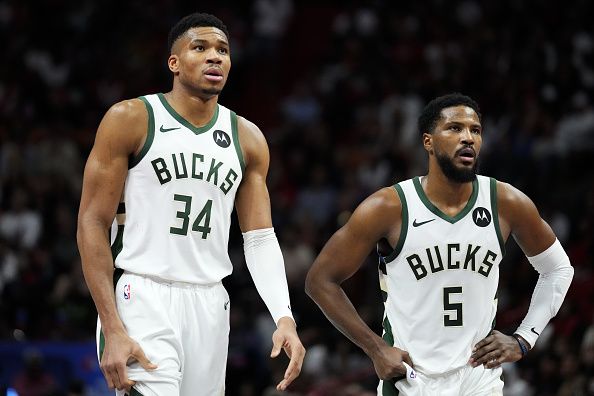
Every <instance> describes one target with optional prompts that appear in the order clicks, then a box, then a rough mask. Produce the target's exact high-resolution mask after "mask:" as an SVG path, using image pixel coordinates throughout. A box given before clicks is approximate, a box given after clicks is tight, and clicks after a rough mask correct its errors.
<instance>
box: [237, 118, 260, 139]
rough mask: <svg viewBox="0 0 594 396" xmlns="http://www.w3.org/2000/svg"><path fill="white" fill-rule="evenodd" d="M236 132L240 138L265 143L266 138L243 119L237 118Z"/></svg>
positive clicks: (255, 126)
mask: <svg viewBox="0 0 594 396" xmlns="http://www.w3.org/2000/svg"><path fill="white" fill-rule="evenodd" d="M237 131H238V133H239V135H240V137H241V138H245V139H255V140H256V141H260V142H262V141H263V142H264V143H265V142H266V138H265V137H264V134H263V133H262V131H261V130H260V128H259V127H258V126H257V125H256V124H255V123H253V122H252V121H250V120H248V119H247V118H245V117H242V116H237Z"/></svg>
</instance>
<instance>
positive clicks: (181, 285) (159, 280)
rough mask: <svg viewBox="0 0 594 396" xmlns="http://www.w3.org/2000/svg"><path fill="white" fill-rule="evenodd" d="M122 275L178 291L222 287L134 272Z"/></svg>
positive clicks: (216, 283) (215, 283) (125, 272)
mask: <svg viewBox="0 0 594 396" xmlns="http://www.w3.org/2000/svg"><path fill="white" fill-rule="evenodd" d="M124 275H132V276H138V277H139V278H145V279H149V280H151V281H153V282H155V283H159V284H161V285H166V286H170V287H176V288H180V289H212V288H213V287H217V286H222V284H223V282H221V281H219V282H214V283H191V282H182V281H172V280H167V279H163V278H159V277H158V276H155V275H146V274H137V273H135V272H130V271H124Z"/></svg>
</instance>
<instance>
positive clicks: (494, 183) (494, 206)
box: [490, 177, 505, 257]
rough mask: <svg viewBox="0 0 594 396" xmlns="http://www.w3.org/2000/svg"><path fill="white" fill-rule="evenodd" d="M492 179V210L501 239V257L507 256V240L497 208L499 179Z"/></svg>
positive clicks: (498, 236) (494, 222) (498, 235)
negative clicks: (503, 233)
mask: <svg viewBox="0 0 594 396" xmlns="http://www.w3.org/2000/svg"><path fill="white" fill-rule="evenodd" d="M490 179H491V212H492V213H493V225H494V226H495V231H496V232H497V239H498V240H499V248H500V249H501V257H503V256H505V241H504V240H503V235H501V227H499V211H498V210H497V180H495V179H493V178H492V177H491V178H490Z"/></svg>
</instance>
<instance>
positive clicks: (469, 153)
mask: <svg viewBox="0 0 594 396" xmlns="http://www.w3.org/2000/svg"><path fill="white" fill-rule="evenodd" d="M456 155H457V156H459V157H463V158H467V159H473V158H474V157H476V153H475V152H474V149H473V148H471V147H465V148H463V149H460V150H458V152H457V153H456Z"/></svg>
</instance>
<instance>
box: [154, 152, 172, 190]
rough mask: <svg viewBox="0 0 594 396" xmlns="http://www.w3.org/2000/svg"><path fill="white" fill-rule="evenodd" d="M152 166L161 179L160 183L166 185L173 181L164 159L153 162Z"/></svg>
mask: <svg viewBox="0 0 594 396" xmlns="http://www.w3.org/2000/svg"><path fill="white" fill-rule="evenodd" d="M151 165H152V166H153V169H154V170H155V174H156V175H157V178H158V179H159V183H161V184H165V183H167V182H169V181H170V180H171V173H169V170H167V164H166V163H165V160H164V159H163V158H156V159H154V160H152V161H151ZM163 175H165V176H163Z"/></svg>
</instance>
